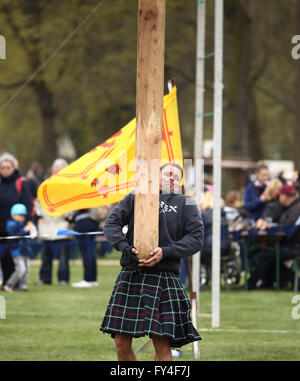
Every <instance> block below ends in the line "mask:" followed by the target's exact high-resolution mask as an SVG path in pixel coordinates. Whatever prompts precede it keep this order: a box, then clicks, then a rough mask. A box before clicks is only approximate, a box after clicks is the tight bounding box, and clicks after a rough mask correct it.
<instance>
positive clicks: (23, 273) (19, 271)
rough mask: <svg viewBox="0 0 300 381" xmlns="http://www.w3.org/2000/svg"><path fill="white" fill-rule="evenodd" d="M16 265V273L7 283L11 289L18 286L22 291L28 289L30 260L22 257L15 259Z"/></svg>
mask: <svg viewBox="0 0 300 381" xmlns="http://www.w3.org/2000/svg"><path fill="white" fill-rule="evenodd" d="M13 261H14V264H15V271H14V272H13V273H12V275H11V276H10V278H9V279H8V281H7V283H6V284H8V285H9V286H10V287H12V288H14V287H16V285H17V284H19V285H18V288H19V289H21V290H25V289H27V277H28V274H29V258H28V257H24V256H23V255H20V256H18V257H13Z"/></svg>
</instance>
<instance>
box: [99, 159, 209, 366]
mask: <svg viewBox="0 0 300 381" xmlns="http://www.w3.org/2000/svg"><path fill="white" fill-rule="evenodd" d="M182 176H183V171H182V168H181V167H180V166H178V165H176V164H173V163H171V164H165V165H164V166H162V167H161V172H160V204H159V208H160V209H159V247H156V248H154V249H153V250H152V252H151V253H150V255H151V256H150V259H147V260H145V259H140V260H139V259H138V258H137V256H136V254H138V252H137V250H136V249H135V248H134V246H133V232H134V193H133V192H132V193H129V194H128V195H127V196H125V197H124V198H123V200H122V201H121V202H120V203H119V204H118V205H117V206H116V207H115V208H114V209H113V211H112V212H111V213H110V215H109V216H108V218H107V220H106V223H105V226H104V234H105V236H106V237H107V239H108V240H109V242H110V243H111V245H112V246H113V247H114V248H115V249H116V250H119V251H121V252H122V256H121V261H120V263H121V266H122V269H121V272H120V273H119V275H118V277H117V280H116V283H115V286H114V289H113V292H112V296H111V298H110V301H109V304H108V307H107V310H106V313H105V316H104V319H103V322H102V324H101V327H100V330H101V331H103V332H104V333H105V332H107V333H110V334H111V336H112V337H113V338H114V340H115V345H116V350H117V356H118V360H119V361H132V360H136V357H135V354H134V352H133V350H132V339H133V337H142V336H145V335H149V336H150V338H151V339H152V341H153V345H154V348H155V359H156V360H157V361H164V360H167V361H168V360H172V352H171V348H178V347H181V346H182V345H185V344H187V343H190V342H192V341H196V340H201V338H200V336H199V334H198V332H197V331H196V330H195V328H194V326H193V324H192V321H191V317H190V310H191V308H190V302H189V299H188V297H187V295H186V293H185V291H184V289H183V287H182V285H181V283H180V281H179V277H178V276H179V272H180V258H184V257H187V256H190V255H192V254H195V253H196V252H198V251H200V250H201V248H202V245H203V235H204V228H203V223H202V219H201V215H200V212H199V209H198V207H197V205H196V204H195V202H194V201H193V199H192V198H190V197H188V196H185V195H182V194H181V192H180V189H181V186H180V183H181V180H182ZM126 225H128V232H127V234H126V236H125V235H124V234H123V230H122V229H123V227H124V226H126Z"/></svg>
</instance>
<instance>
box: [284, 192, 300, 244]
mask: <svg viewBox="0 0 300 381" xmlns="http://www.w3.org/2000/svg"><path fill="white" fill-rule="evenodd" d="M299 216H300V198H297V199H296V200H295V201H294V202H293V203H292V204H291V205H290V206H289V207H288V208H287V209H286V210H285V212H284V213H283V214H282V215H281V217H280V220H279V226H281V227H285V226H291V225H293V224H294V223H295V222H296V221H297V219H298V217H299ZM287 243H288V245H289V246H294V245H300V227H298V229H297V230H296V231H295V233H294V234H293V235H292V237H291V238H290V239H289V240H288V242H287Z"/></svg>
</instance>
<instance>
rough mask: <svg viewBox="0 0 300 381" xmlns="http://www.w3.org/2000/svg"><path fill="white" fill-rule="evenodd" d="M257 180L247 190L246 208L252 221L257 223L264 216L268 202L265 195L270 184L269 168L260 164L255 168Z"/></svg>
mask: <svg viewBox="0 0 300 381" xmlns="http://www.w3.org/2000/svg"><path fill="white" fill-rule="evenodd" d="M255 176H256V180H255V181H253V182H251V183H250V184H248V185H247V187H246V189H245V198H244V208H245V209H246V210H247V212H248V218H249V219H250V220H254V221H257V220H258V219H259V218H260V217H261V216H262V214H263V211H264V207H265V204H266V202H267V201H269V200H268V198H267V196H266V194H265V193H264V191H265V189H266V187H267V184H268V182H269V168H268V167H267V165H266V164H263V163H259V164H258V165H257V166H256V168H255Z"/></svg>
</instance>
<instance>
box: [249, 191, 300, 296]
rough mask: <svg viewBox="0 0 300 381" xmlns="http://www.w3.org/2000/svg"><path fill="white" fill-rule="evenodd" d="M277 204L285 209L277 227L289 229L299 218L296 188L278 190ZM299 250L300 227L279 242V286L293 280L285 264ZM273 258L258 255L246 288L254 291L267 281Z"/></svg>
mask: <svg viewBox="0 0 300 381" xmlns="http://www.w3.org/2000/svg"><path fill="white" fill-rule="evenodd" d="M278 193H279V203H280V204H281V205H282V206H283V207H284V208H285V211H284V212H283V214H282V215H281V217H280V218H279V224H278V225H279V227H280V228H281V229H283V228H290V227H291V226H292V225H294V224H295V222H296V221H297V220H298V218H299V216H300V198H299V194H298V192H297V190H296V188H295V187H294V186H292V185H283V186H282V187H281V189H280V190H279V192H278ZM299 249H300V227H299V228H298V229H297V230H296V232H295V233H294V234H292V236H291V237H289V238H288V237H285V238H284V239H283V240H282V241H281V242H280V263H281V267H280V279H281V286H285V285H287V284H288V283H289V282H293V280H294V272H293V271H292V270H291V269H289V268H288V267H287V266H286V265H285V262H286V261H288V260H290V259H294V258H295V257H296V256H297V255H299ZM274 268H275V256H274V253H270V252H268V251H267V250H266V251H264V252H262V253H260V255H259V257H258V260H257V263H256V267H255V269H254V271H253V273H252V274H251V277H250V279H249V283H248V286H249V287H248V288H249V289H250V290H251V289H255V288H256V287H258V286H259V285H262V284H263V282H264V279H269V277H270V275H271V276H273V274H274V273H275V271H274Z"/></svg>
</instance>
